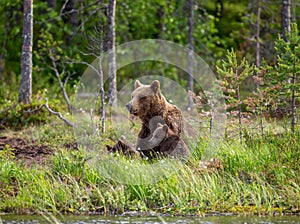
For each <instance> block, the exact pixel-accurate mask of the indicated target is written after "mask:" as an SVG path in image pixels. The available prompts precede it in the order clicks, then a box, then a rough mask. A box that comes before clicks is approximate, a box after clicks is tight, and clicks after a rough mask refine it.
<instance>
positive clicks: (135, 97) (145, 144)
mask: <svg viewBox="0 0 300 224" xmlns="http://www.w3.org/2000/svg"><path fill="white" fill-rule="evenodd" d="M126 108H127V109H128V111H129V112H130V114H133V115H135V116H137V117H139V118H140V120H141V121H142V128H141V130H140V132H139V134H138V141H137V145H136V149H137V150H138V151H140V152H141V153H142V154H144V155H145V156H147V157H150V158H151V157H152V155H151V151H152V150H151V147H152V146H151V144H150V143H149V140H150V139H151V137H152V134H153V132H154V130H155V129H156V127H157V125H158V124H159V123H161V124H166V125H167V127H168V128H169V129H170V130H171V131H172V133H173V134H174V135H177V136H178V137H180V134H181V133H182V132H183V118H182V114H181V111H180V110H179V109H178V108H177V107H176V106H175V105H172V104H170V103H168V102H167V100H166V99H165V97H164V96H163V95H162V93H161V90H160V83H159V81H158V80H155V81H153V82H152V83H151V84H150V85H144V84H142V83H141V82H140V81H139V80H136V81H135V84H134V91H133V92H132V93H131V100H130V102H129V103H127V104H126Z"/></svg>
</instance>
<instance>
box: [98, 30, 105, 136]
mask: <svg viewBox="0 0 300 224" xmlns="http://www.w3.org/2000/svg"><path fill="white" fill-rule="evenodd" d="M99 49H100V55H99V72H98V74H99V94H100V100H101V103H100V113H101V115H100V121H101V132H102V133H104V132H105V106H104V98H105V92H104V83H103V70H102V57H103V51H104V50H103V38H102V36H101V37H100V47H99Z"/></svg>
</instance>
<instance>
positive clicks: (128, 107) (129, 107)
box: [125, 103, 131, 112]
mask: <svg viewBox="0 0 300 224" xmlns="http://www.w3.org/2000/svg"><path fill="white" fill-rule="evenodd" d="M125 107H126V108H127V110H128V111H129V112H130V110H131V104H130V103H127V104H126V105H125Z"/></svg>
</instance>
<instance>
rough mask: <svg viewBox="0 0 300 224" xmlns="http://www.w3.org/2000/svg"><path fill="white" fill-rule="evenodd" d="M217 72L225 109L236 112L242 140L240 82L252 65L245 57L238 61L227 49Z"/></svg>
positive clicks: (251, 72) (247, 74)
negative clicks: (225, 101)
mask: <svg viewBox="0 0 300 224" xmlns="http://www.w3.org/2000/svg"><path fill="white" fill-rule="evenodd" d="M217 72H218V74H219V75H220V76H221V81H220V84H221V86H222V87H223V91H224V93H225V94H226V96H225V97H226V100H227V109H228V110H231V111H232V112H234V113H233V114H237V117H238V128H239V139H240V142H242V135H243V133H242V118H243V115H242V104H243V99H242V97H241V90H240V87H241V84H242V82H243V81H244V80H245V79H246V78H247V77H249V76H250V75H252V74H253V72H254V66H253V65H251V64H249V63H248V61H247V60H246V58H243V59H242V60H241V61H238V58H237V55H236V52H235V51H234V50H231V51H227V56H226V60H222V63H221V66H220V67H217Z"/></svg>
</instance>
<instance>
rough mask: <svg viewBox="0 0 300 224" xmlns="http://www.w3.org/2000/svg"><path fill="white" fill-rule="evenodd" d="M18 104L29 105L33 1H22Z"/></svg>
mask: <svg viewBox="0 0 300 224" xmlns="http://www.w3.org/2000/svg"><path fill="white" fill-rule="evenodd" d="M23 2H24V13H23V32H22V55H21V82H20V90H19V99H18V101H19V102H20V103H29V102H30V100H31V94H32V38H33V0H24V1H23Z"/></svg>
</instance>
